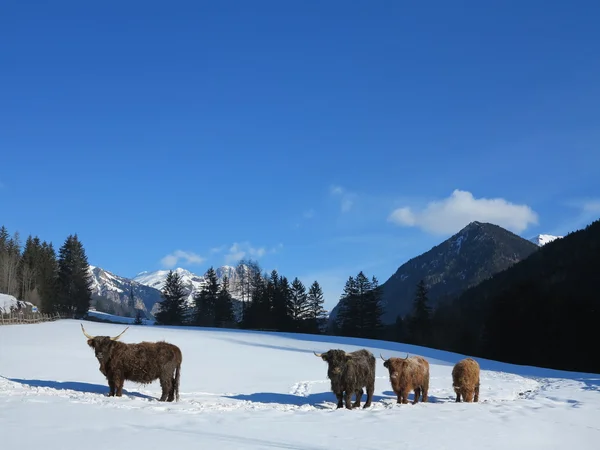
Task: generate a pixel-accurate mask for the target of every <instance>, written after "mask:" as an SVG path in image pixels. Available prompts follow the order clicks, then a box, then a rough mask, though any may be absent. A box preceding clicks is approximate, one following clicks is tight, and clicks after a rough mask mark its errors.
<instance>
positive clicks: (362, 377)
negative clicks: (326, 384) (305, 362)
mask: <svg viewBox="0 0 600 450" xmlns="http://www.w3.org/2000/svg"><path fill="white" fill-rule="evenodd" d="M313 353H314V352H313ZM315 355H316V356H318V357H319V358H321V359H323V361H325V362H326V363H327V365H328V367H327V377H328V378H329V379H330V380H331V390H332V391H333V393H334V394H335V396H336V397H337V401H338V404H337V407H338V409H339V408H341V407H342V406H344V404H343V400H344V398H345V400H346V408H347V409H352V408H358V407H360V400H361V398H362V396H363V394H364V391H363V386H365V387H366V388H367V401H366V403H365V406H364V408H368V407H369V406H371V401H372V400H373V392H374V391H375V357H374V356H373V354H372V353H371V352H370V351H368V350H365V349H362V350H356V351H355V352H351V353H346V352H345V351H344V350H329V351H327V352H325V353H315ZM352 394H356V401H355V402H354V403H352V404H350V402H351V401H352Z"/></svg>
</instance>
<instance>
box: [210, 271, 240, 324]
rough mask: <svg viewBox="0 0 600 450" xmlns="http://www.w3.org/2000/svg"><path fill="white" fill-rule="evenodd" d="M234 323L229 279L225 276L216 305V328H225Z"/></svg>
mask: <svg viewBox="0 0 600 450" xmlns="http://www.w3.org/2000/svg"><path fill="white" fill-rule="evenodd" d="M234 321H235V318H234V315H233V301H232V298H231V293H230V292H229V278H228V277H227V275H225V276H224V277H223V280H222V281H221V286H220V289H219V293H218V295H217V301H216V304H215V326H217V327H224V326H227V325H228V324H232V323H233V322H234Z"/></svg>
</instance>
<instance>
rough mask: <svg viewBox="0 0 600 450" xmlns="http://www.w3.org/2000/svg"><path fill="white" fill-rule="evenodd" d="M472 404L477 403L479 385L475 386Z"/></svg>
mask: <svg viewBox="0 0 600 450" xmlns="http://www.w3.org/2000/svg"><path fill="white" fill-rule="evenodd" d="M473 401H474V402H478V401H479V383H477V384H476V385H475V397H474V398H473Z"/></svg>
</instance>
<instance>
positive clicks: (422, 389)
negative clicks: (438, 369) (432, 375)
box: [380, 355, 429, 405]
mask: <svg viewBox="0 0 600 450" xmlns="http://www.w3.org/2000/svg"><path fill="white" fill-rule="evenodd" d="M380 356H381V355H380ZM381 359H383V366H384V367H385V368H386V369H387V370H388V372H389V374H390V383H391V385H392V390H393V391H394V393H395V394H396V395H397V397H398V400H397V403H408V393H409V392H410V391H414V394H415V398H414V400H413V402H412V404H413V405H414V404H416V403H418V402H419V397H421V401H423V402H426V401H427V393H428V391H429V362H428V361H427V360H426V359H425V358H423V357H421V356H411V357H410V358H409V357H408V355H406V358H389V359H385V358H384V357H383V356H381Z"/></svg>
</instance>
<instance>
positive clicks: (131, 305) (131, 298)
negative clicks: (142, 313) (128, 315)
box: [129, 285, 136, 313]
mask: <svg viewBox="0 0 600 450" xmlns="http://www.w3.org/2000/svg"><path fill="white" fill-rule="evenodd" d="M129 309H131V312H132V313H135V310H136V307H135V297H134V295H133V285H130V286H129Z"/></svg>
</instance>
